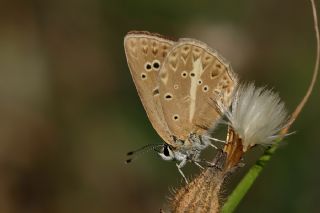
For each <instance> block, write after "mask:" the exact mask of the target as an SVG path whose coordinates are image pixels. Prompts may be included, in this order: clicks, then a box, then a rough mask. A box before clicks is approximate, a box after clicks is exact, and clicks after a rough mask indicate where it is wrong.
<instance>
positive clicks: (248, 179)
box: [221, 143, 278, 213]
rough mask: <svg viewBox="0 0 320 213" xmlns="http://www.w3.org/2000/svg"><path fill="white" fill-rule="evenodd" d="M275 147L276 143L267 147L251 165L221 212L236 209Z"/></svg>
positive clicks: (226, 212)
mask: <svg viewBox="0 0 320 213" xmlns="http://www.w3.org/2000/svg"><path fill="white" fill-rule="evenodd" d="M277 148H278V143H276V144H274V145H273V146H272V147H270V148H269V149H267V150H266V151H265V152H264V153H263V155H262V156H261V157H260V158H259V160H258V161H257V162H256V163H255V165H253V166H252V167H251V169H250V170H249V171H248V172H247V174H246V175H245V176H244V177H243V178H242V180H241V181H240V183H239V184H238V185H237V187H236V188H235V189H234V190H233V192H232V193H231V195H230V196H229V197H228V200H227V202H226V203H225V204H224V206H223V207H222V209H221V212H222V213H231V212H233V211H234V210H235V209H236V207H237V206H238V204H239V203H240V201H241V200H242V198H243V197H244V196H245V195H246V194H247V192H248V190H249V189H250V188H251V186H252V184H253V183H254V181H255V180H256V179H257V177H258V176H259V174H260V172H261V171H262V170H263V168H264V166H265V165H266V164H267V163H268V162H269V161H270V159H271V156H272V155H273V154H274V153H275V151H276V150H277Z"/></svg>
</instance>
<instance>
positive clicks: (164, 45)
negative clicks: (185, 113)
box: [124, 32, 175, 141]
mask: <svg viewBox="0 0 320 213" xmlns="http://www.w3.org/2000/svg"><path fill="white" fill-rule="evenodd" d="M174 43H175V42H174V41H171V40H168V39H165V38H162V37H161V36H160V35H157V34H151V33H148V32H130V33H128V34H127V35H126V37H125V39H124V47H125V52H126V57H127V62H128V65H129V69H130V72H131V75H132V78H133V81H134V83H135V86H136V88H137V91H138V94H139V96H140V99H141V101H142V104H143V106H144V108H145V110H146V112H147V115H148V118H149V120H150V121H151V123H152V126H153V127H154V129H155V130H156V131H157V132H158V134H159V135H160V136H161V137H162V138H163V139H164V140H165V141H169V140H170V139H171V138H170V135H171V133H170V131H169V129H168V126H167V123H166V121H165V119H164V116H163V112H162V107H161V103H160V99H159V97H160V95H159V84H158V75H159V72H160V68H161V66H162V63H163V61H164V59H165V57H166V56H167V54H168V52H169V51H170V49H171V48H172V46H173V45H174Z"/></svg>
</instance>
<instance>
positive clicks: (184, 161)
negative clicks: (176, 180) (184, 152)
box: [176, 159, 188, 184]
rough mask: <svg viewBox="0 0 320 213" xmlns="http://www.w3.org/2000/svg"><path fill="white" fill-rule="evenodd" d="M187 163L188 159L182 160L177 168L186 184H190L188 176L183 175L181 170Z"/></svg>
mask: <svg viewBox="0 0 320 213" xmlns="http://www.w3.org/2000/svg"><path fill="white" fill-rule="evenodd" d="M186 163H187V159H184V160H182V161H181V162H180V163H179V164H178V163H177V164H176V166H177V168H178V171H179V172H180V174H181V176H182V177H183V179H184V180H185V181H186V183H187V184H188V180H187V178H186V176H185V175H184V174H183V172H182V170H181V168H182V167H183V166H184V165H186Z"/></svg>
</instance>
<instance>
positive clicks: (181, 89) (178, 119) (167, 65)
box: [159, 39, 237, 140]
mask: <svg viewBox="0 0 320 213" xmlns="http://www.w3.org/2000/svg"><path fill="white" fill-rule="evenodd" d="M236 83H237V80H236V77H235V75H234V73H233V72H232V70H231V68H230V66H229V65H228V64H227V63H226V62H225V61H224V60H223V58H222V57H220V56H219V55H218V53H217V52H215V51H213V50H211V49H210V48H209V47H207V45H205V44H204V43H202V42H199V41H196V40H193V39H182V40H180V41H179V42H178V43H177V44H176V45H175V46H174V47H173V48H172V49H171V51H170V52H169V54H168V56H167V57H166V58H165V60H164V62H163V65H162V68H161V71H160V74H159V85H160V86H159V88H160V90H159V91H160V94H159V95H160V102H161V106H162V110H163V115H164V118H165V120H166V122H167V124H168V127H169V129H170V131H171V132H172V134H174V135H175V136H176V137H177V138H179V139H182V140H185V139H186V138H187V137H188V136H189V134H190V133H197V134H202V133H203V132H205V131H207V130H208V128H210V127H211V126H212V125H213V124H214V123H216V121H217V120H218V119H219V118H220V114H219V113H218V111H217V110H216V107H214V104H215V102H214V100H215V99H217V98H221V99H222V101H223V102H224V103H227V104H229V103H228V102H229V99H230V97H231V94H232V92H233V90H234V87H235V85H236Z"/></svg>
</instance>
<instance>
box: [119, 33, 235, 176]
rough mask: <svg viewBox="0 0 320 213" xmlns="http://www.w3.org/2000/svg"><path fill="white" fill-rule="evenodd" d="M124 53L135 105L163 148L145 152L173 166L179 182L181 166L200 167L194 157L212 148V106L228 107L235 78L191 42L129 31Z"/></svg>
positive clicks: (198, 44)
mask: <svg viewBox="0 0 320 213" xmlns="http://www.w3.org/2000/svg"><path fill="white" fill-rule="evenodd" d="M124 48H125V52H126V57H127V62H128V65H129V68H130V72H131V75H132V78H133V81H134V83H135V86H136V88H137V91H138V94H139V96H140V99H141V102H142V104H143V106H144V108H145V110H146V112H147V115H148V118H149V120H150V121H151V123H152V126H153V127H154V129H155V130H156V131H157V133H158V134H159V135H160V136H161V138H162V139H163V140H164V142H165V143H164V144H162V145H161V148H160V149H159V150H158V149H157V148H158V147H159V146H151V148H152V149H154V150H156V151H158V152H159V155H160V156H161V157H162V158H163V159H164V160H177V161H179V164H177V167H178V170H179V172H180V173H181V175H182V176H183V177H184V178H185V176H184V174H183V173H182V171H181V168H182V167H183V166H184V165H185V164H186V162H187V161H192V162H194V163H195V164H197V165H198V166H200V164H199V161H200V160H199V155H200V152H201V151H202V150H203V149H205V148H206V147H207V146H208V145H212V144H211V142H210V139H212V138H210V137H209V136H208V130H209V129H212V128H213V127H214V126H215V125H216V124H217V121H218V120H219V119H220V117H221V112H219V110H217V107H216V103H215V102H216V100H217V99H219V100H221V101H222V102H223V103H224V104H225V105H226V106H228V105H230V100H231V97H232V94H233V91H234V89H235V87H236V85H237V78H236V75H235V73H234V72H233V71H232V69H231V67H230V65H229V64H228V63H227V62H225V60H224V59H223V58H222V57H221V56H220V55H219V54H218V53H217V52H216V51H214V50H212V49H210V48H209V47H208V46H207V45H206V44H204V43H202V42H200V41H197V40H194V39H180V40H178V41H173V40H170V39H167V38H165V37H164V36H161V35H159V34H153V33H149V32H145V31H133V32H129V33H128V34H127V35H126V36H125V38H124ZM144 148H145V147H144ZM144 148H143V149H144ZM133 153H134V152H130V153H128V154H129V155H132V154H133ZM130 161H131V159H130V160H128V161H127V162H130ZM200 167H201V166H200ZM185 180H186V178H185Z"/></svg>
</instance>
